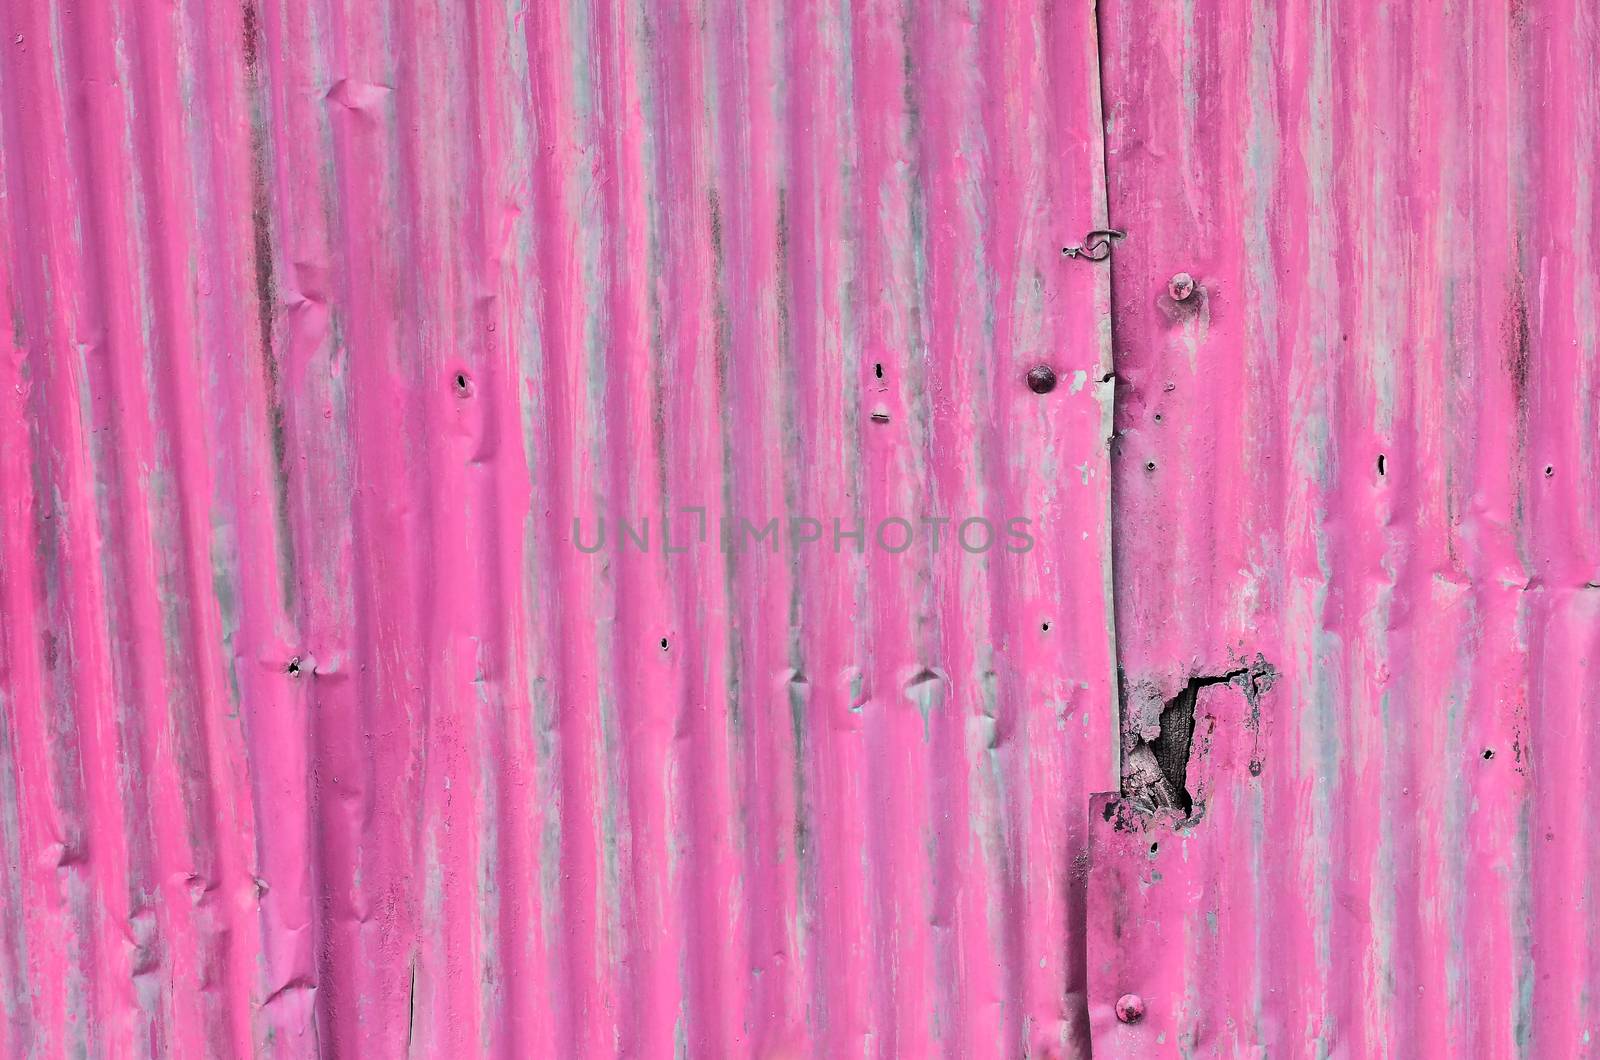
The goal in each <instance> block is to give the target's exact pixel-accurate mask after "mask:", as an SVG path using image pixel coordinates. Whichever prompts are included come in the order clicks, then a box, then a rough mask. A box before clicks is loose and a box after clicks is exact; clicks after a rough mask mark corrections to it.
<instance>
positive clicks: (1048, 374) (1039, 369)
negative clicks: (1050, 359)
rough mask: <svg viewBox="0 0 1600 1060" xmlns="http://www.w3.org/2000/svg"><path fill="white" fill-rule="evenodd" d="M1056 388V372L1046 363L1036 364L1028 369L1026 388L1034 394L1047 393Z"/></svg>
mask: <svg viewBox="0 0 1600 1060" xmlns="http://www.w3.org/2000/svg"><path fill="white" fill-rule="evenodd" d="M1055 388H1056V372H1055V369H1054V368H1051V367H1050V366H1049V365H1048V364H1036V365H1034V366H1033V367H1032V368H1030V369H1028V389H1029V390H1031V391H1033V392H1034V393H1035V394H1048V393H1050V391H1052V390H1054V389H1055Z"/></svg>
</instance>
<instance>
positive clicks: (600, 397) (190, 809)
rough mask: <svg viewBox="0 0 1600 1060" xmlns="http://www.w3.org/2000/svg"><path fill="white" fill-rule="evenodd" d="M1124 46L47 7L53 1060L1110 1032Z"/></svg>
mask: <svg viewBox="0 0 1600 1060" xmlns="http://www.w3.org/2000/svg"><path fill="white" fill-rule="evenodd" d="M1096 48H1097V41H1096V36H1095V25H1094V16H1093V11H1092V8H1091V7H1090V5H1088V4H1087V3H1082V2H1074V3H1065V2H1054V3H1051V2H1041V3H1037V4H1005V5H995V6H991V7H988V8H985V9H981V10H980V9H979V8H977V7H968V6H962V5H955V4H927V5H921V4H917V5H910V6H907V5H902V4H898V3H888V2H877V0H870V2H864V3H853V4H831V5H830V4H814V3H807V2H791V3H783V4H778V3H772V2H753V3H746V2H744V0H712V2H708V3H705V4H701V5H695V6H689V5H680V4H677V3H670V2H665V0H648V2H645V3H641V4H631V3H630V4H613V3H600V2H596V3H582V2H574V3H531V4H526V5H523V4H518V3H510V4H489V3H480V2H476V0H472V2H466V3H454V2H448V3H447V2H430V0H387V2H384V0H380V2H378V3H368V2H353V0H352V2H340V0H305V2H300V0H288V2H285V0H261V2H256V0H249V2H246V3H245V4H243V5H242V6H241V5H238V4H231V5H230V4H216V3H209V2H206V0H174V2H172V3H163V4H138V3H132V2H130V0H87V2H84V3H71V4H68V3H60V4H57V3H51V2H49V0H19V2H16V3H10V4H6V5H3V6H0V173H3V177H0V194H3V199H0V290H3V292H4V296H5V299H6V307H7V310H8V312H9V320H8V324H9V326H8V327H7V328H5V329H4V337H3V338H0V343H4V350H3V352H4V356H3V357H0V373H3V377H0V401H3V402H4V408H3V412H0V502H3V503H0V513H3V514H0V518H3V553H0V563H3V566H0V600H3V605H0V607H3V610H0V615H3V618H4V622H3V629H0V708H3V712H4V724H3V726H0V844H3V849H4V856H3V857H0V889H3V890H0V894H3V899H0V907H3V914H0V1001H3V1009H4V1013H5V1017H4V1019H3V1020H0V1053H3V1054H4V1055H7V1056H26V1055H32V1056H61V1055H74V1054H84V1053H87V1054H90V1055H118V1056H121V1055H153V1056H168V1055H171V1056H201V1055H228V1054H231V1055H249V1054H251V1053H258V1054H261V1055H270V1056H310V1055H317V1054H319V1053H320V1054H325V1055H329V1056H373V1057H393V1056H399V1055H404V1054H407V1053H409V1054H411V1055H419V1056H469V1055H480V1054H488V1055H496V1056H508V1057H509V1056H573V1057H597V1056H606V1055H613V1054H626V1055H636V1056H662V1055H670V1054H673V1053H688V1054H692V1055H696V1056H720V1055H752V1054H753V1055H762V1056H780V1055H819V1056H849V1055H866V1054H872V1055H885V1056H888V1055H904V1056H929V1055H934V1054H936V1053H943V1054H946V1055H1011V1054H1016V1053H1018V1052H1026V1053H1028V1054H1029V1055H1034V1056H1040V1055H1052V1054H1062V1055H1065V1054H1081V1053H1082V1052H1083V1051H1085V1050H1086V1049H1087V1046H1088V1027H1087V1022H1086V1011H1087V1010H1086V1006H1085V1001H1084V998H1085V992H1086V989H1087V979H1086V976H1087V971H1086V967H1085V963H1084V961H1085V956H1084V955H1085V952H1086V947H1085V942H1084V938H1083V933H1082V931H1083V928H1082V925H1083V922H1084V902H1085V873H1084V861H1083V855H1084V852H1085V849H1086V843H1087V824H1086V817H1085V814H1084V808H1085V806H1086V804H1087V799H1088V796H1089V794H1090V793H1091V792H1093V791H1097V790H1105V789H1108V788H1111V787H1114V786H1115V744H1116V722H1115V716H1114V710H1113V707H1112V704H1113V703H1114V699H1115V696H1114V692H1113V682H1112V676H1111V675H1112V672H1113V671H1112V661H1111V653H1112V650H1113V648H1112V639H1111V636H1110V623H1109V614H1108V608H1109V603H1108V590H1109V581H1110V578H1109V522H1108V515H1109V492H1110V489H1109V476H1108V468H1107V465H1108V454H1107V450H1106V446H1105V443H1104V439H1105V435H1106V433H1107V410H1108V403H1107V402H1106V400H1105V395H1106V393H1107V391H1106V388H1104V387H1102V386H1101V385H1100V381H1101V379H1102V377H1103V376H1104V374H1105V373H1106V371H1107V369H1108V353H1109V313H1108V308H1109V305H1108V300H1109V287H1108V280H1109V271H1108V268H1107V267H1106V266H1104V265H1094V264H1091V263H1087V262H1082V261H1070V260H1064V259H1063V258H1062V257H1061V255H1060V248H1061V246H1062V245H1063V244H1064V243H1067V242H1070V241H1072V240H1073V239H1074V238H1076V237H1077V236H1078V235H1080V234H1081V233H1082V232H1084V231H1086V230H1088V229H1091V228H1095V227H1099V226H1103V225H1104V223H1105V216H1104V201H1105V199H1104V185H1103V178H1102V161H1103V158H1102V146H1101V137H1100V115H1099V105H1100V104H1099V100H1100V89H1099V84H1098V68H1097V65H1096ZM1041 362H1043V363H1048V364H1050V365H1051V366H1052V367H1053V368H1054V370H1055V372H1056V374H1057V377H1058V379H1059V385H1058V387H1057V388H1056V389H1055V390H1054V391H1053V392H1050V393H1047V394H1036V393H1034V392H1032V390H1030V389H1029V387H1028V386H1026V385H1025V383H1024V378H1025V376H1026V373H1027V372H1028V370H1029V369H1030V368H1031V367H1033V366H1034V365H1036V364H1038V363H1041ZM693 508H703V509H705V512H706V513H707V519H708V521H709V523H710V526H711V528H712V529H711V532H710V534H709V535H707V539H706V540H699V539H698V538H697V537H696V536H694V535H695V534H696V531H695V529H694V528H695V523H694V522H693V520H694V519H695V518H696V516H695V515H694V513H692V512H685V509H693ZM663 513H672V514H673V518H674V519H675V520H677V521H676V522H675V523H674V532H675V533H677V534H679V535H680V536H679V537H678V538H677V540H676V542H675V543H674V544H673V546H672V547H673V548H688V549H689V551H688V552H685V553H679V552H673V553H671V554H666V553H665V552H664V550H663V545H665V544H666V543H665V542H664V541H663V540H662V538H661V533H662V531H661V524H660V522H659V520H660V518H661V516H662V514H663ZM723 514H726V515H728V516H730V517H734V516H743V517H745V518H748V519H749V520H751V521H752V522H753V523H755V524H756V525H757V526H758V527H759V526H762V525H764V522H765V520H767V519H768V518H772V517H777V518H779V519H780V520H785V521H787V520H788V519H789V518H790V517H793V516H811V517H813V518H816V519H817V520H819V522H822V523H823V525H824V528H825V531H826V532H827V533H828V534H830V535H831V533H832V530H833V527H832V525H831V521H832V520H833V519H839V520H840V521H841V523H840V529H841V530H843V531H845V532H848V531H850V530H852V529H854V528H855V525H856V523H857V522H858V521H859V522H860V523H862V524H864V525H865V526H866V527H867V528H868V531H867V532H868V533H869V534H874V529H873V528H876V527H878V526H879V525H880V524H881V523H882V521H883V520H885V519H890V518H904V519H906V520H908V521H910V522H916V521H917V520H920V519H922V518H924V517H931V518H941V517H942V518H949V519H951V520H954V522H952V523H951V524H949V526H948V527H946V528H945V530H944V533H945V535H946V536H945V537H944V540H943V544H942V547H941V548H939V549H937V550H936V549H935V548H934V547H933V545H932V542H931V540H930V535H929V532H928V530H927V528H925V527H920V526H919V527H918V528H917V529H918V538H917V541H916V544H915V545H914V546H913V547H912V548H910V549H908V550H906V551H904V552H892V551H890V550H888V549H886V548H884V547H880V546H881V542H877V541H874V542H871V543H865V542H864V545H866V547H863V548H861V549H860V550H857V549H856V548H855V547H854V544H853V539H850V538H844V539H843V541H842V547H841V548H840V549H838V550H837V551H835V550H834V549H833V548H832V547H830V546H831V545H832V544H833V541H832V540H831V539H830V540H825V541H824V542H823V543H822V544H813V545H809V546H798V545H791V542H790V541H789V540H785V541H783V542H782V547H780V548H779V550H778V551H777V552H776V553H774V552H772V551H769V550H767V549H766V547H765V546H764V545H763V546H761V547H753V548H748V549H746V550H743V551H740V552H738V553H736V554H724V553H723V552H721V551H720V550H719V549H718V548H717V547H716V526H717V522H716V520H717V517H718V516H719V515H723ZM978 516H982V517H987V518H990V519H993V520H996V521H997V523H999V524H1002V525H1003V521H1004V520H1006V519H1009V518H1012V517H1020V518H1028V519H1031V520H1032V523H1031V528H1032V534H1033V537H1034V540H1035V547H1034V548H1033V549H1032V550H1031V551H1028V552H1025V553H1014V552H1009V551H1006V550H1005V549H1004V548H1002V547H998V546H996V547H993V548H990V549H988V550H978V551H972V552H969V551H967V550H965V549H963V548H961V547H959V542H953V538H952V537H951V536H950V535H951V534H952V532H953V531H954V530H955V529H956V523H958V522H959V521H961V520H964V519H967V518H971V517H978ZM602 517H604V518H607V519H610V520H613V522H612V523H611V532H612V535H613V536H612V539H611V543H610V545H608V546H607V547H605V548H602V549H600V550H598V551H595V552H592V553H591V552H586V551H583V550H580V548H578V547H577V541H576V540H575V538H574V521H575V520H577V521H578V522H580V523H581V524H583V525H584V526H585V527H586V528H587V530H586V533H592V532H593V530H594V529H595V528H596V526H597V525H598V521H599V519H600V518H602ZM645 517H649V518H650V519H651V522H652V524H653V526H654V529H655V534H654V536H653V538H652V540H651V551H650V552H649V553H644V552H641V551H638V550H637V549H631V548H627V547H621V546H620V545H619V543H618V539H617V536H616V535H617V533H618V530H619V528H618V526H617V524H616V523H615V521H614V520H616V519H619V518H621V519H627V520H630V524H631V525H632V526H633V527H634V528H636V529H637V527H638V526H639V524H640V522H641V521H642V520H643V519H644V518H645ZM686 520H687V521H686ZM735 525H736V526H737V525H738V524H735ZM874 536H875V534H874ZM585 540H587V538H586V539H585ZM891 540H893V539H892V538H891ZM1508 757H1509V756H1508Z"/></svg>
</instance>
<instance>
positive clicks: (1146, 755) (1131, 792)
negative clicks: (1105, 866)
mask: <svg viewBox="0 0 1600 1060" xmlns="http://www.w3.org/2000/svg"><path fill="white" fill-rule="evenodd" d="M1276 676H1277V673H1276V671H1275V670H1274V669H1273V668H1272V666H1271V665H1270V664H1269V663H1267V661H1266V660H1265V659H1263V658H1262V657H1261V656H1259V655H1257V656H1256V659H1255V661H1254V662H1253V663H1251V664H1249V665H1248V666H1241V667H1238V668H1236V669H1233V670H1228V671H1227V672H1225V673H1220V674H1199V675H1196V676H1194V677H1191V678H1189V680H1188V681H1187V682H1186V683H1185V684H1184V686H1183V687H1182V688H1181V689H1179V690H1178V693H1177V695H1175V696H1173V697H1172V698H1170V699H1166V700H1164V701H1162V700H1160V699H1159V698H1158V697H1159V696H1160V693H1159V692H1157V691H1155V690H1154V688H1152V687H1151V686H1150V684H1148V683H1146V685H1145V686H1144V694H1145V698H1144V699H1143V702H1144V703H1146V704H1149V705H1152V706H1153V704H1154V702H1161V703H1162V706H1161V712H1160V716H1159V718H1158V719H1156V720H1155V724H1154V725H1153V726H1152V725H1149V724H1148V719H1149V716H1150V715H1149V712H1148V711H1146V712H1144V713H1143V716H1142V717H1141V715H1140V712H1139V711H1138V710H1137V709H1136V708H1135V706H1134V704H1132V703H1129V702H1126V701H1125V702H1124V704H1123V749H1124V750H1123V756H1122V798H1123V800H1124V802H1126V803H1128V804H1130V805H1131V806H1132V807H1134V808H1135V809H1138V810H1141V811H1143V812H1145V813H1155V812H1157V811H1161V810H1169V811H1172V812H1175V813H1177V814H1179V815H1180V816H1181V817H1182V818H1183V819H1184V820H1190V819H1192V818H1194V817H1197V816H1198V815H1199V808H1198V807H1197V805H1196V797H1195V792H1194V790H1193V789H1192V788H1191V785H1190V782H1189V757H1190V751H1191V748H1192V745H1193V743H1194V732H1195V707H1196V704H1197V703H1198V701H1199V698H1200V690H1201V689H1202V688H1205V687H1207V686H1209V685H1230V684H1231V685H1236V686H1237V687H1238V688H1239V690H1240V691H1241V692H1242V693H1243V694H1244V696H1245V698H1246V699H1247V700H1249V702H1250V704H1251V708H1252V711H1254V709H1255V708H1256V703H1257V700H1258V699H1259V697H1260V695H1261V694H1262V693H1263V692H1265V691H1266V690H1267V689H1268V688H1269V687H1271V684H1272V681H1273V679H1274V678H1275V677H1276ZM1130 692H1131V694H1133V695H1135V696H1137V694H1138V690H1130ZM1251 774H1252V775H1259V770H1258V769H1257V768H1256V763H1255V762H1254V761H1252V763H1251Z"/></svg>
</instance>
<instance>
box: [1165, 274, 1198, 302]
mask: <svg viewBox="0 0 1600 1060" xmlns="http://www.w3.org/2000/svg"><path fill="white" fill-rule="evenodd" d="M1167 293H1168V294H1170V295H1171V296H1172V300H1173V301H1174V302H1185V301H1188V299H1189V296H1190V295H1192V294H1194V277H1193V276H1190V275H1189V274H1188V273H1187V272H1180V273H1178V275H1176V276H1174V277H1173V278H1172V279H1170V280H1168V281H1167Z"/></svg>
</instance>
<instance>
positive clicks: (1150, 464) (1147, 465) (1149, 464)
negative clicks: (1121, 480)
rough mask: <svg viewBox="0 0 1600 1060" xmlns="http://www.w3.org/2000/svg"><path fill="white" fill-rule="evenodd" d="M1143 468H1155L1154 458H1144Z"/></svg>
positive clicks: (1152, 469) (1148, 469)
mask: <svg viewBox="0 0 1600 1060" xmlns="http://www.w3.org/2000/svg"><path fill="white" fill-rule="evenodd" d="M1144 469H1145V470H1146V471H1154V470H1155V469H1156V462H1155V461H1154V460H1146V461H1145V464H1144Z"/></svg>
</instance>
